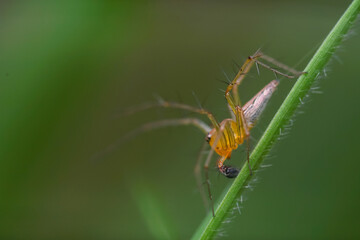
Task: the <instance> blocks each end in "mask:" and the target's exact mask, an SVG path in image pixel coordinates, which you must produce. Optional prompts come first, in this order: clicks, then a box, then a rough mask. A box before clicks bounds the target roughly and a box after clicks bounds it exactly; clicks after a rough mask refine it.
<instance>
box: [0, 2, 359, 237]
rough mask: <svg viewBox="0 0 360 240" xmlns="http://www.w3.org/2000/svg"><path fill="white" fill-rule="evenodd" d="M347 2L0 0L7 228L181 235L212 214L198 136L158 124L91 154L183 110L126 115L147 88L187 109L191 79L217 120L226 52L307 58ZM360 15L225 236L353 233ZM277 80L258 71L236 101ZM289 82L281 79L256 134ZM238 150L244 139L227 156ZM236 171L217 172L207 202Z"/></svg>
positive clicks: (237, 57) (3, 225)
mask: <svg viewBox="0 0 360 240" xmlns="http://www.w3.org/2000/svg"><path fill="white" fill-rule="evenodd" d="M349 3H350V1H336V2H335V1H334V3H331V4H330V3H329V2H328V1H326V2H324V1H319V2H313V1H309V2H304V1H296V2H294V1H292V2H291V3H290V2H287V1H279V2H272V3H271V4H270V3H267V2H257V3H251V4H250V3H247V2H243V3H240V2H234V3H230V2H228V3H223V2H222V3H215V2H210V3H206V4H205V3H200V2H197V3H186V2H171V3H162V2H152V3H138V4H124V3H122V4H114V2H112V1H108V2H102V3H100V2H98V3H96V2H95V1H94V2H90V1H83V2H82V1H77V3H76V4H75V3H66V4H65V3H64V2H61V3H58V4H54V3H47V4H44V3H43V2H42V3H38V4H36V3H32V4H30V3H29V4H25V3H22V4H20V3H17V4H14V3H11V2H10V1H9V2H5V3H1V6H0V36H1V37H0V110H1V112H0V114H1V115H0V133H1V137H0V238H1V239H64V238H76V239H89V238H90V239H129V238H130V239H133V238H135V239H148V238H150V239H151V238H167V237H169V236H170V237H174V235H178V238H179V239H187V238H189V237H190V236H191V235H192V234H193V232H194V231H195V229H196V228H197V227H198V225H199V224H200V222H201V220H202V219H203V217H204V216H205V210H204V206H203V203H202V201H201V197H200V195H199V194H198V192H197V189H196V185H195V180H194V178H193V165H194V164H195V159H196V156H197V151H198V150H199V148H200V145H201V143H202V141H203V137H204V136H203V135H202V134H201V132H199V131H198V130H197V129H195V128H191V127H188V128H187V127H178V128H169V129H163V130H158V131H154V132H150V133H146V134H144V135H141V136H139V137H137V138H136V139H134V140H132V141H129V142H127V143H125V144H124V145H122V146H121V147H119V148H118V149H117V150H116V151H114V152H113V153H111V154H109V155H108V156H107V157H104V158H102V159H97V160H95V161H94V160H92V157H93V156H94V155H95V154H96V153H98V152H100V151H101V150H103V149H105V148H106V146H108V145H109V144H111V143H113V142H114V141H115V140H116V139H117V138H119V137H120V136H121V135H124V134H125V133H126V132H128V131H130V130H131V129H134V128H136V127H137V126H139V125H141V123H146V122H149V121H151V120H157V119H163V118H170V117H181V116H184V114H185V113H183V112H179V111H171V110H169V111H167V110H150V111H146V112H142V113H138V114H136V115H133V116H126V117H124V116H120V117H119V116H118V115H119V113H121V112H122V111H123V110H124V109H127V108H129V107H132V106H135V105H137V104H141V103H143V102H146V101H151V100H153V95H154V94H159V95H161V96H162V97H164V98H166V99H170V100H176V101H179V99H181V101H183V102H186V103H189V104H192V105H196V100H194V98H193V96H192V91H194V92H195V93H196V95H197V96H198V98H199V99H200V100H201V101H203V100H204V101H205V107H206V108H208V109H209V110H211V111H212V112H214V113H215V115H216V117H217V118H218V119H220V120H221V119H223V118H225V117H227V109H226V105H225V100H224V97H223V96H222V92H221V91H219V90H218V89H219V88H220V89H224V88H225V87H226V85H224V84H223V83H221V82H219V81H217V80H218V79H220V80H224V79H225V77H224V76H223V75H222V73H221V72H222V69H224V70H225V71H226V72H227V73H228V74H229V75H232V74H233V71H232V65H233V61H232V60H234V61H235V62H237V63H238V64H241V63H242V61H243V60H244V59H245V57H246V56H247V55H249V54H252V53H253V52H254V51H256V49H258V48H259V47H262V49H263V51H264V52H266V53H267V54H269V55H271V56H273V57H275V58H277V59H280V60H281V61H283V62H285V63H287V64H289V65H292V66H294V65H297V64H298V65H297V68H298V69H301V68H303V67H304V66H305V64H306V63H307V61H308V60H309V58H310V57H311V55H312V54H313V51H314V50H315V49H316V48H317V47H318V44H320V43H321V41H322V40H323V39H324V37H325V36H326V34H327V33H328V32H329V31H330V29H331V28H332V27H333V25H334V24H335V23H336V21H337V19H338V18H339V17H340V16H341V14H342V13H343V12H344V10H345V9H346V7H347V6H348V5H349ZM357 25H358V24H355V28H354V29H353V32H354V33H355V35H353V34H350V35H351V36H349V39H348V40H347V41H345V42H344V44H342V46H341V48H340V49H338V51H337V52H336V58H334V59H333V61H332V63H331V64H330V65H329V66H328V67H327V69H326V70H327V71H326V75H327V77H325V76H324V77H323V78H321V79H320V80H319V81H318V86H319V89H317V91H321V92H323V94H320V95H319V94H310V97H309V98H307V99H306V100H305V102H306V104H305V105H304V107H302V108H301V109H300V111H299V114H298V115H297V116H296V117H295V118H294V119H293V120H294V126H293V127H291V130H290V131H288V134H287V136H286V137H285V139H283V140H281V141H279V142H278V143H277V144H276V146H275V149H274V150H273V151H271V153H270V155H269V157H268V159H266V160H265V164H271V165H272V167H270V168H266V169H265V170H264V171H263V172H261V173H260V174H258V181H257V182H256V183H253V184H252V185H253V186H254V191H246V192H245V194H244V196H243V197H244V199H246V201H244V202H243V203H242V204H241V206H242V209H241V213H242V214H241V215H239V213H237V212H236V211H235V212H234V214H233V215H232V217H233V219H231V221H230V223H228V224H226V226H225V227H224V229H223V231H222V232H223V233H224V234H225V235H226V236H227V237H226V238H228V239H233V238H234V236H235V237H236V238H237V239H289V238H290V239H304V238H306V239H309V238H310V239H339V238H347V239H357V238H359V237H360V231H359V230H358V228H357V226H358V225H359V223H360V220H359V217H358V216H359V213H360V207H359V204H358V203H359V200H360V187H359V186H358V183H359V182H360V177H359V176H360V175H359V174H358V169H359V167H360V162H359V161H357V160H358V157H357V156H358V154H356V152H357V145H358V143H359V141H358V140H357V139H358V135H359V129H360V127H359V122H360V121H359V120H360V111H359V108H358V106H357V105H358V103H359V97H358V92H359V89H360V81H358V79H359V73H358V65H359V64H358V63H359V61H360V57H359V53H360V45H359V41H360V38H359V35H356V33H357V34H358V32H359V27H358V26H357ZM324 75H325V74H324ZM272 78H273V75H271V73H268V72H267V71H266V70H263V69H261V75H260V77H259V76H257V74H256V71H253V72H252V73H251V75H250V77H249V78H248V79H247V81H245V82H244V84H243V85H242V88H241V90H240V93H241V97H242V99H243V101H246V100H247V99H249V98H250V97H251V96H252V95H253V94H255V93H256V92H257V91H258V90H259V89H260V88H262V87H263V86H264V85H265V84H266V83H267V82H268V81H270V80H271V79H272ZM292 84H293V82H292V80H287V79H284V80H283V81H282V83H281V85H280V86H279V90H278V92H277V94H276V95H275V96H274V99H273V100H272V101H271V103H270V105H269V107H268V109H267V111H266V112H265V114H264V117H263V118H262V120H261V122H260V123H259V126H258V127H257V128H255V129H254V130H253V131H252V133H253V135H254V143H255V141H256V139H258V138H259V136H261V134H262V132H263V130H264V129H265V127H266V125H267V124H268V122H269V120H270V119H271V118H272V116H273V114H274V113H275V111H276V109H277V108H278V107H279V105H280V104H281V102H282V100H283V99H284V97H285V96H286V94H287V93H288V91H289V89H290V88H291V86H292ZM300 112H303V113H304V114H300ZM185 115H186V114H185ZM186 116H187V115H186ZM190 116H193V115H190ZM244 157H245V154H244V151H243V150H242V148H241V149H240V150H239V151H237V152H236V153H235V154H234V155H233V159H232V164H234V165H238V166H240V165H241V164H242V162H243V161H244ZM213 166H215V163H214V164H213ZM229 181H231V180H229V179H225V178H224V177H222V176H220V175H219V174H218V173H217V171H216V169H215V168H213V169H212V170H211V182H212V187H213V192H214V197H215V198H218V197H219V195H220V194H221V192H222V190H223V188H225V187H226V186H227V185H228V183H229ZM142 198H143V201H141V199H142ZM154 209H155V211H154ZM151 219H154V221H153V222H152V221H151ZM154 223H158V224H154ZM154 226H155V227H154ZM156 226H158V227H159V228H158V229H154V228H156ZM164 229H165V230H164ZM166 229H167V231H166ZM226 238H225V239H226Z"/></svg>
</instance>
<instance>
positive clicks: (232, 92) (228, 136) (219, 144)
mask: <svg viewBox="0 0 360 240" xmlns="http://www.w3.org/2000/svg"><path fill="white" fill-rule="evenodd" d="M259 59H263V60H265V61H266V62H268V63H271V64H272V65H274V66H277V67H279V68H281V69H283V70H285V71H286V72H289V73H291V74H292V75H288V74H285V73H282V72H280V71H278V70H276V69H274V68H273V67H271V66H270V65H267V64H265V63H263V62H261V61H259ZM254 64H255V65H256V67H257V70H258V71H259V67H258V66H259V65H260V66H262V67H265V68H267V69H269V70H271V71H272V72H273V73H274V74H275V78H276V79H275V80H272V81H271V82H270V83H268V84H267V85H266V86H265V87H264V88H263V89H261V90H260V91H259V92H258V93H257V94H256V95H255V96H254V97H253V98H252V99H250V100H249V101H248V102H247V103H246V104H245V105H242V104H241V101H240V97H239V93H238V86H239V85H240V84H241V82H242V81H243V79H244V78H245V76H246V75H247V73H248V72H249V71H250V69H251V68H252V66H253V65H254ZM301 74H303V72H297V71H296V70H294V69H292V68H290V67H288V66H286V65H284V64H282V63H280V62H278V61H277V60H275V59H273V58H271V57H269V56H267V55H265V54H263V53H262V52H260V51H259V50H258V51H257V52H255V54H253V55H252V56H249V57H248V58H247V59H246V61H245V63H244V64H243V65H242V66H241V67H240V69H239V71H238V73H237V75H236V76H235V78H234V79H233V80H232V81H231V82H230V83H229V84H228V86H227V88H226V90H225V98H226V101H227V104H228V108H229V111H230V114H231V118H227V119H224V120H223V121H221V122H218V121H217V120H216V119H215V117H214V115H213V114H212V113H211V112H209V111H207V110H205V109H204V108H202V107H200V108H196V107H193V106H190V105H186V104H182V103H177V102H170V101H165V100H163V99H161V98H159V99H158V101H157V102H156V103H150V104H145V105H142V106H140V107H138V108H132V109H131V110H129V111H128V112H127V114H132V113H134V112H137V111H141V110H145V109H149V108H153V107H163V108H175V109H182V110H186V111H189V112H195V113H198V114H201V115H205V116H207V118H208V119H209V120H210V122H211V125H212V126H211V127H210V126H209V125H208V124H206V123H204V122H203V121H202V120H200V119H198V118H180V119H164V120H160V121H156V122H150V123H146V124H144V125H142V126H141V127H140V128H138V129H136V130H134V131H133V132H130V133H129V134H128V135H126V136H124V137H123V138H122V139H121V142H123V141H124V140H126V139H129V138H131V137H133V136H135V135H137V134H139V133H142V132H145V131H150V130H153V129H156V128H162V127H168V126H178V125H193V126H195V127H197V128H199V129H200V130H201V131H202V132H203V133H204V134H205V135H206V137H205V140H206V141H204V144H203V147H202V150H201V152H203V151H204V149H205V147H206V145H210V146H211V151H210V153H209V154H208V156H207V158H206V161H205V164H204V166H203V168H204V175H205V178H206V181H205V182H206V184H207V190H208V194H209V199H210V201H211V203H212V194H211V191H210V183H209V176H208V169H209V164H210V160H211V158H212V155H213V153H214V151H215V152H216V153H217V154H218V155H219V158H218V160H217V168H218V170H219V172H220V173H221V174H223V175H224V176H225V177H228V178H235V177H236V176H237V175H238V174H239V169H238V168H235V167H231V166H228V165H225V164H224V162H225V161H226V160H227V159H230V157H231V154H232V151H234V150H236V149H237V148H238V146H239V145H241V144H243V143H244V142H245V141H246V148H247V156H246V159H247V165H248V168H249V172H250V175H251V174H252V170H251V166H250V162H249V153H250V130H251V129H252V128H253V127H254V126H255V124H256V122H257V120H258V119H259V117H260V115H261V113H262V112H263V111H264V109H265V107H266V105H267V103H268V101H269V100H270V98H271V96H272V94H273V93H274V91H275V90H276V88H277V86H278V84H279V80H278V77H277V75H281V76H284V77H287V78H294V77H296V76H299V75H301ZM118 144H119V142H117V143H115V144H114V145H112V146H110V147H109V148H108V149H107V150H106V151H112V150H113V148H114V147H115V146H117V145H118ZM201 152H200V154H199V156H198V160H197V162H196V165H195V169H194V173H195V177H196V181H197V185H198V187H199V189H200V191H201V195H202V198H203V201H204V202H205V203H206V202H207V199H206V197H205V193H204V191H203V190H202V187H201V186H202V178H201V159H202V157H201ZM212 214H213V216H215V214H214V207H213V203H212Z"/></svg>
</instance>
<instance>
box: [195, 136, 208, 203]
mask: <svg viewBox="0 0 360 240" xmlns="http://www.w3.org/2000/svg"><path fill="white" fill-rule="evenodd" d="M208 146H209V144H208V143H207V142H205V141H204V142H203V144H202V146H201V149H200V152H199V154H198V157H197V160H196V164H195V167H194V176H195V179H196V185H197V188H198V189H199V192H200V194H201V198H202V200H203V202H204V206H205V209H208V208H209V203H208V199H207V198H206V195H205V191H204V188H203V181H202V176H201V160H202V159H203V155H204V151H205V150H206V149H207V147H208Z"/></svg>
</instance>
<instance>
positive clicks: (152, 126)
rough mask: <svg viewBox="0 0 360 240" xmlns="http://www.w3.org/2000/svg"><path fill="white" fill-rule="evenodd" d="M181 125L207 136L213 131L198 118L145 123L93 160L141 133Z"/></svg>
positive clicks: (96, 156)
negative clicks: (192, 127)
mask: <svg viewBox="0 0 360 240" xmlns="http://www.w3.org/2000/svg"><path fill="white" fill-rule="evenodd" d="M179 125H193V126H195V127H197V128H199V129H200V130H201V131H202V132H203V133H205V134H207V133H208V132H210V130H211V128H210V127H209V126H208V125H207V124H206V123H204V122H203V121H201V120H200V119H197V118H179V119H164V120H159V121H155V122H149V123H145V124H144V125H142V126H140V127H139V128H136V129H134V130H133V131H131V132H129V133H127V134H126V135H124V136H122V137H120V138H119V139H118V140H116V141H115V142H114V143H113V144H111V145H109V146H108V147H107V148H106V149H105V150H103V151H101V152H100V153H98V154H96V155H95V156H94V157H93V159H94V160H97V159H101V158H103V157H105V156H106V155H108V154H109V153H111V152H113V151H114V150H115V149H117V148H118V147H119V146H121V145H122V144H123V143H124V142H126V141H129V140H131V139H132V138H134V137H136V136H138V135H139V134H141V133H144V132H148V131H151V130H154V129H158V128H164V127H170V126H179Z"/></svg>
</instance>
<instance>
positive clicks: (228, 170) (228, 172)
mask: <svg viewBox="0 0 360 240" xmlns="http://www.w3.org/2000/svg"><path fill="white" fill-rule="evenodd" d="M219 171H220V172H221V173H222V174H223V175H224V176H225V177H228V178H235V177H236V176H237V175H238V174H239V169H237V168H234V167H230V166H225V165H223V166H222V167H220V168H219Z"/></svg>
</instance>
